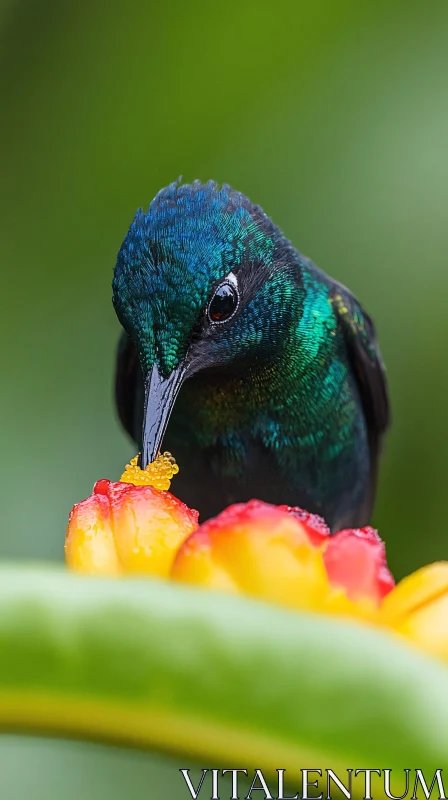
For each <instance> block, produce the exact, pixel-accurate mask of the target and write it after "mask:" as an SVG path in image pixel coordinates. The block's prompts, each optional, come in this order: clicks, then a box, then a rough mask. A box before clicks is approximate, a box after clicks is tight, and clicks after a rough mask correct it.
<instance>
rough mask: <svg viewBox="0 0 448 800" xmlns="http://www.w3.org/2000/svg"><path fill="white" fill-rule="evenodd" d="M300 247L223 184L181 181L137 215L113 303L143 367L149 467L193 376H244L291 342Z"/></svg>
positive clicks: (118, 272)
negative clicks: (291, 271) (287, 334)
mask: <svg viewBox="0 0 448 800" xmlns="http://www.w3.org/2000/svg"><path fill="white" fill-rule="evenodd" d="M290 251H291V252H295V251H293V248H292V247H291V245H290V244H289V243H288V242H287V241H286V239H284V237H283V236H282V235H281V233H280V231H279V230H278V228H277V227H276V226H275V225H274V224H273V223H272V222H271V220H270V219H269V218H268V217H267V216H266V215H265V214H264V213H263V211H262V210H261V208H259V207H258V206H255V205H253V204H252V203H251V202H250V201H249V200H248V199H247V197H245V196H244V195H242V194H240V193H239V192H236V191H233V190H232V189H231V188H230V187H229V186H227V185H223V186H222V187H221V188H220V187H218V186H217V184H215V183H214V182H213V181H210V182H208V183H206V184H201V183H200V182H199V181H195V182H194V183H193V184H191V185H188V184H186V185H179V183H177V182H176V183H172V184H171V185H170V186H168V187H167V188H165V189H162V191H160V192H159V193H158V194H157V196H156V197H155V198H154V200H153V201H152V203H151V205H150V206H149V209H148V212H147V213H146V214H145V213H143V211H142V210H141V209H140V210H139V211H138V212H137V214H136V216H135V218H134V220H133V222H132V224H131V227H130V229H129V231H128V233H127V235H126V238H125V239H124V242H123V244H122V246H121V248H120V251H119V254H118V259H117V264H116V267H115V272H114V278H113V303H114V308H115V311H116V313H117V316H118V318H119V320H120V322H121V324H122V326H123V327H124V329H125V330H126V332H127V334H128V336H129V337H130V338H131V340H132V341H133V342H134V344H135V347H136V349H137V352H138V355H139V360H140V364H141V368H142V371H143V377H144V384H145V410H144V422H143V435H142V439H143V448H142V456H141V462H142V466H143V467H145V466H146V465H147V464H148V463H150V462H151V461H152V460H153V459H154V458H155V457H156V455H157V452H158V451H159V448H160V446H161V442H162V438H163V435H164V432H165V428H166V425H167V423H168V419H169V416H170V413H171V410H172V408H173V405H174V403H175V400H176V397H177V395H178V392H179V389H180V387H181V385H182V383H183V382H184V381H185V380H186V379H188V378H189V377H191V376H192V375H194V374H195V373H197V372H199V371H200V370H207V369H216V368H229V367H230V368H232V369H234V370H236V371H238V370H241V372H242V373H243V372H244V370H245V369H247V366H248V365H249V364H250V365H254V363H256V362H260V363H262V362H265V361H266V360H268V359H270V358H272V354H273V353H274V352H275V350H276V348H277V347H280V346H282V344H283V343H284V329H285V324H287V317H288V315H289V314H290V313H291V312H290V308H291V304H290V303H288V302H287V296H288V294H289V296H291V292H293V290H294V289H293V286H292V281H291V280H290V279H289V277H288V263H289V261H290V259H289V261H288V254H290ZM296 291H297V289H296Z"/></svg>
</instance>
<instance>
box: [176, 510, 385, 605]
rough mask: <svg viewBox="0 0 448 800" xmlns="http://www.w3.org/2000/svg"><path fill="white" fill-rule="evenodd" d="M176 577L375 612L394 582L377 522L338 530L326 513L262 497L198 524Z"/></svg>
mask: <svg viewBox="0 0 448 800" xmlns="http://www.w3.org/2000/svg"><path fill="white" fill-rule="evenodd" d="M171 577H173V578H174V579H176V580H180V581H184V582H189V583H195V584H200V585H202V586H207V587H209V588H217V589H226V590H229V591H232V592H234V593H235V592H244V593H246V594H251V595H254V596H257V597H260V598H263V599H265V600H271V601H273V602H278V603H281V604H283V605H287V606H292V607H294V608H302V609H305V608H306V609H314V610H321V611H326V612H328V613H341V614H349V615H355V616H363V617H365V618H372V619H373V618H374V617H375V615H376V613H377V609H378V607H379V604H380V602H381V599H382V598H383V597H384V595H385V594H386V593H387V592H389V591H390V590H391V589H392V587H393V585H394V580H393V578H392V575H391V574H390V572H389V570H388V569H387V565H386V556H385V548H384V544H383V542H382V541H381V539H380V538H379V536H378V534H377V532H376V531H374V530H373V529H372V528H364V529H360V530H345V531H341V532H340V533H338V534H336V535H335V536H334V537H330V531H329V529H328V527H327V526H326V524H325V522H324V521H323V520H322V519H321V518H320V517H318V516H316V515H312V514H308V513H307V512H305V511H303V510H302V509H299V508H289V507H288V506H273V505H270V504H268V503H263V502H261V501H259V500H251V501H250V502H248V503H240V504H237V505H233V506H229V508H227V509H226V510H225V511H223V512H222V513H221V514H219V515H218V516H217V517H215V518H214V519H212V520H209V521H208V522H206V523H205V524H203V525H201V526H200V527H199V528H197V529H196V531H194V532H193V533H192V534H191V535H190V537H189V538H188V539H187V540H186V541H185V542H184V543H183V544H182V545H181V547H180V549H179V552H178V554H177V556H176V558H175V560H174V563H173V567H172V570H171Z"/></svg>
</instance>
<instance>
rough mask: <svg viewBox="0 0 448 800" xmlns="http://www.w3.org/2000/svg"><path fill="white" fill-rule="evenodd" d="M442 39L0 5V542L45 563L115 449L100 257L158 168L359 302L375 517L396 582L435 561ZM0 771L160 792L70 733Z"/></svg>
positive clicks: (376, 24) (224, 12)
mask: <svg viewBox="0 0 448 800" xmlns="http://www.w3.org/2000/svg"><path fill="white" fill-rule="evenodd" d="M447 36H448V5H447V4H446V2H443V0H441V1H440V2H431V0H430V2H428V3H425V4H423V3H421V2H420V1H419V2H414V0H388V1H387V2H385V1H383V0H376V2H370V1H369V0H364V2H363V3H359V2H356V1H355V0H339V1H338V2H331V0H291V2H288V1H287V0H276V2H275V3H273V2H267V1H266V0H249V1H248V2H245V0H234V1H233V0H228V1H227V2H223V3H208V2H199V1H196V0H189V2H181V1H180V0H171V2H170V3H169V4H168V3H166V4H165V3H156V2H152V1H151V0H146V2H145V1H144V0H128V2H126V3H120V2H115V0H107V2H106V0H95V2H92V0H76V2H75V1H74V0H72V1H71V2H69V0H65V1H64V0H62V1H61V0H51V1H49V0H47V1H46V0H41V2H31V1H30V0H0V62H1V67H0V81H1V107H2V124H1V126H0V153H1V156H2V161H3V164H2V170H1V200H0V201H1V213H0V224H1V239H0V243H1V264H2V277H3V291H2V298H3V303H2V313H1V326H2V331H1V336H2V351H3V358H2V364H3V366H2V372H1V375H2V378H1V381H2V391H1V399H0V404H1V415H2V425H1V430H2V456H3V457H2V460H1V464H0V476H1V487H2V526H1V532H0V557H2V558H14V559H15V558H22V559H36V558H39V559H59V560H60V559H62V553H63V539H64V532H65V526H66V520H67V514H68V511H69V509H70V507H71V506H72V504H73V503H74V502H75V501H77V500H80V499H82V498H83V497H85V496H86V495H87V494H89V492H90V490H91V487H92V484H93V482H94V481H95V480H96V479H97V478H99V477H102V476H107V477H110V478H117V477H118V476H119V474H120V471H121V469H122V467H123V465H124V463H125V462H126V460H127V459H128V457H129V456H131V455H133V447H132V444H130V442H129V441H128V440H127V438H126V437H125V435H124V434H123V433H122V431H121V430H120V428H119V425H118V423H117V420H116V416H115V412H114V407H113V402H112V380H113V364H114V350H115V344H116V340H117V337H118V324H117V322H116V320H115V317H114V312H113V309H112V305H111V289H110V283H111V277H112V269H113V266H114V261H115V256H116V252H117V250H118V248H119V246H120V243H121V240H122V238H123V236H124V234H125V233H126V230H127V227H128V225H129V223H130V221H131V219H132V217H133V215H134V212H135V210H136V208H137V207H138V206H143V207H147V206H148V204H149V202H150V200H151V199H152V197H153V196H154V194H155V193H156V192H157V191H158V189H160V188H161V187H162V186H164V185H166V184H167V183H169V182H170V181H172V180H173V179H175V178H177V177H178V176H179V175H183V178H184V180H192V179H194V178H196V177H198V178H201V179H202V180H206V179H208V178H214V179H216V180H217V181H220V182H222V181H227V182H229V183H231V184H232V185H233V186H234V187H235V188H237V189H240V190H241V191H243V192H245V193H246V194H248V195H249V196H250V197H251V198H252V199H253V200H254V201H255V202H257V203H259V204H261V205H262V206H263V207H264V209H265V211H266V212H267V213H268V214H269V215H270V216H272V217H273V219H274V220H275V221H276V222H277V223H278V224H279V225H280V226H281V227H282V228H283V230H284V231H285V233H286V234H287V235H288V236H289V238H291V239H292V240H293V242H294V243H295V244H296V245H297V247H298V248H299V249H300V250H301V251H302V252H303V253H305V254H306V255H308V256H310V257H311V258H313V259H314V260H315V261H316V263H317V264H318V265H319V266H320V267H322V268H323V269H325V270H326V271H327V272H329V273H330V274H331V275H333V276H334V277H336V278H338V279H339V280H340V281H342V282H343V283H345V284H347V285H348V286H349V287H350V288H351V289H352V290H353V291H354V292H355V293H356V294H357V295H358V297H359V298H360V300H361V301H362V302H363V303H364V304H365V306H366V307H367V309H368V310H369V311H370V312H371V314H372V315H373V317H374V319H375V321H376V324H377V328H378V332H379V339H380V343H381V347H382V351H383V356H384V359H385V362H386V365H387V367H388V374H389V380H390V392H391V400H392V410H393V427H392V429H391V432H390V435H389V437H388V441H387V448H386V452H385V456H384V459H383V464H382V470H381V480H380V488H379V496H378V502H377V507H376V513H375V520H374V521H375V523H376V525H377V526H378V527H379V530H380V533H381V535H382V536H383V538H385V539H386V542H387V548H388V555H389V561H390V564H391V567H392V569H393V571H394V573H395V575H396V577H401V576H402V575H404V574H405V573H407V572H409V571H410V570H411V569H414V568H416V567H418V566H419V565H421V564H423V563H426V562H428V561H431V560H434V559H440V558H447V557H448V541H447V535H446V523H445V502H446V501H445V497H446V478H447V467H446V453H447V451H448V428H447V427H446V425H445V413H446V406H447V399H446V398H447V389H448V381H447V369H446V365H447V355H446V343H447V341H448V314H447V313H446V303H447V293H448V270H447V267H446V253H447V249H448V248H447V245H448V232H447V231H448V228H447V223H446V217H447V208H448V156H447V141H448V93H447V90H446V84H447V74H448V48H447ZM36 748H37V749H36ZM111 752H112V751H111ZM113 752H117V751H113ZM23 759H31V762H32V764H33V770H34V779H33V781H32V784H30V783H29V776H28V778H26V777H25V776H24V775H22V777H20V774H19V773H20V768H19V764H20V763H22V762H23ZM95 759H96V760H95ZM112 763H113V770H112V769H111V768H110V765H111V764H112ZM14 764H15V765H16V769H14ZM93 764H96V767H95V768H94V767H93V766H92V765H93ZM5 765H7V767H8V768H7V769H6V772H5ZM183 766H185V765H183ZM165 768H166V769H168V767H166V766H165V762H163V763H162V762H161V767H160V769H161V770H162V773H163V769H165ZM89 770H90V771H89ZM120 770H121V772H120ZM118 773H120V775H121V778H119V777H117V776H118ZM0 774H3V775H6V778H5V779H6V787H7V790H6V792H5V794H2V796H4V797H5V798H6V797H7V798H8V800H15V798H16V797H17V798H21V797H27V798H40V797H42V798H43V797H45V798H51V797H53V796H54V797H59V796H61V786H62V785H63V784H64V785H66V786H69V785H70V786H73V787H74V788H73V791H74V794H73V797H74V796H75V793H77V792H78V793H79V792H82V793H83V794H85V795H86V796H89V797H90V796H92V797H95V798H97V797H98V798H101V797H106V796H107V797H115V796H116V797H118V796H119V793H117V792H118V789H117V786H119V785H121V784H120V780H122V781H125V777H124V776H126V775H128V776H131V784H130V787H129V781H128V788H127V790H126V795H127V796H128V797H130V798H134V797H135V798H140V797H142V798H143V797H150V796H154V797H155V796H161V794H160V792H161V791H162V789H161V787H160V786H159V789H158V790H157V791H155V789H154V784H152V783H151V781H149V775H150V774H151V775H152V774H153V772H152V771H151V770H149V767H148V760H147V757H140V756H138V757H137V756H136V755H132V754H129V753H124V752H122V753H120V757H119V758H118V756H117V757H116V758H112V756H111V755H109V754H108V755H105V751H103V750H100V749H96V748H93V747H91V746H88V745H82V746H81V745H79V746H73V745H67V744H62V743H58V744H57V745H56V744H49V743H39V744H37V743H35V742H33V741H32V740H28V741H27V740H21V742H19V741H18V740H17V741H14V740H11V739H7V740H6V739H5V740H3V744H2V746H1V747H0ZM49 774H51V775H53V779H54V781H55V786H56V788H55V790H54V792H53V790H50V789H49V787H48V786H47V784H46V783H45V781H46V780H47V778H46V776H47V777H48V775H49ZM58 775H59V778H60V780H62V781H63V783H62V784H61V783H58V780H59V779H58V777H57V776H58ZM80 775H84V777H83V778H82V780H83V781H84V783H82V782H81V783H78V784H77V783H76V781H79V780H81V779H80V777H79V776H80ZM85 775H91V788H90V789H89V788H88V787H87V788H86V784H85V781H86V780H87V783H88V778H87V779H86V778H85ZM101 775H103V778H104V780H103V781H102V779H101V777H98V776H101ZM5 779H3V780H2V786H3V790H5V782H4V780H5ZM27 780H28V783H27V782H26V781H27ZM126 780H127V779H126ZM20 781H22V783H20ZM125 782H126V781H125ZM150 784H151V785H150ZM123 785H124V783H123ZM31 787H32V788H31ZM108 787H109V788H108ZM151 787H152V788H151ZM114 792H115V794H114ZM133 792H134V793H133ZM184 794H185V792H184ZM64 796H65V797H67V798H69V797H70V798H71V796H72V795H70V794H69V793H67V792H65V794H64ZM163 796H168V794H167V792H164V794H163Z"/></svg>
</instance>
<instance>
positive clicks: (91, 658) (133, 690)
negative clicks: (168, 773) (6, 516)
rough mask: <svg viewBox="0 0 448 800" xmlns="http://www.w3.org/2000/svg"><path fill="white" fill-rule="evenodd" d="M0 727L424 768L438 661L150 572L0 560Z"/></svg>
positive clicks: (288, 759) (278, 764)
mask: <svg viewBox="0 0 448 800" xmlns="http://www.w3.org/2000/svg"><path fill="white" fill-rule="evenodd" d="M0 652H1V657H0V728H1V729H2V730H18V731H34V732H38V733H48V732H51V733H57V734H61V735H70V736H79V737H82V738H88V739H95V740H102V741H117V742H122V743H125V744H129V745H138V746H143V747H147V748H154V749H160V750H164V751H168V752H170V751H171V752H174V753H179V754H182V755H184V756H185V757H194V758H195V759H199V760H200V762H201V763H202V764H203V765H205V766H207V765H208V764H211V765H212V766H217V765H221V766H222V767H223V768H224V767H228V766H229V765H230V766H235V767H236V766H238V767H239V766H244V767H246V768H249V769H250V768H252V767H258V768H262V769H263V770H266V772H267V773H269V772H274V771H275V769H276V768H285V769H286V770H287V774H288V776H289V778H290V780H293V779H296V778H298V777H299V775H300V772H299V771H300V769H301V768H314V767H321V768H323V769H324V768H327V769H328V768H332V769H334V770H336V771H339V773H341V772H342V774H343V775H346V772H345V770H346V769H347V768H349V767H352V768H354V767H358V768H367V767H370V768H385V767H386V766H387V767H389V768H392V769H403V768H405V767H412V768H415V767H417V766H418V767H419V768H420V769H423V770H429V771H430V770H435V769H438V768H440V767H442V766H443V765H444V764H445V762H446V754H447V753H448V670H447V669H446V667H445V666H444V665H443V664H442V663H439V662H437V661H434V660H432V659H430V658H429V657H426V656H425V655H423V654H420V653H418V652H417V651H414V650H413V649H412V648H411V647H409V646H408V645H406V644H405V643H403V642H401V640H399V639H398V637H395V636H394V635H393V634H390V633H387V632H383V631H381V630H378V629H375V628H373V627H369V626H362V625H360V624H359V623H356V622H351V621H344V620H340V619H336V618H330V617H324V616H320V615H317V614H316V615H314V614H299V613H297V612H294V611H288V610H284V609H281V608H276V607H274V606H270V605H267V604H264V603H262V602H257V601H254V600H249V599H247V598H243V597H233V596H230V595H221V594H219V593H214V592H209V591H205V590H199V589H192V588H189V587H184V586H180V585H179V586H178V585H176V584H174V583H169V582H164V581H157V580H149V579H145V580H143V579H141V580H136V579H105V578H103V579H100V578H88V577H80V576H75V575H72V574H69V573H67V572H66V571H65V570H63V569H62V568H61V569H59V568H51V567H48V568H47V567H39V568H37V567H30V568H29V569H27V568H22V569H15V568H7V567H3V568H1V569H0Z"/></svg>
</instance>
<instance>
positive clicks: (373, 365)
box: [330, 281, 390, 513]
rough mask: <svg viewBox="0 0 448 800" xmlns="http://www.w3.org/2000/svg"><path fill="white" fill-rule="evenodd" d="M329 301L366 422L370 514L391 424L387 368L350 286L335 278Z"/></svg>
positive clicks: (371, 323)
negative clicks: (385, 438)
mask: <svg viewBox="0 0 448 800" xmlns="http://www.w3.org/2000/svg"><path fill="white" fill-rule="evenodd" d="M330 302H331V304H332V306H333V310H334V313H335V315H336V319H337V321H338V323H339V325H340V327H341V329H342V332H343V334H344V337H345V341H346V343H347V350H348V354H349V359H350V363H351V365H352V368H353V372H354V374H355V376H356V378H357V381H358V386H359V391H360V395H361V402H362V405H363V409H364V415H365V418H366V422H367V430H368V436H369V446H370V456H371V474H372V478H371V487H370V489H371V491H370V493H369V498H368V501H367V506H368V509H369V513H370V508H371V506H372V504H373V498H374V495H375V489H376V478H377V472H378V457H379V455H380V452H381V443H382V439H383V434H384V433H385V431H386V429H387V428H388V426H389V423H390V408H389V398H388V390H387V379H386V371H385V368H384V364H383V360H382V358H381V353H380V350H379V347H378V342H377V339H376V332H375V325H374V323H373V320H372V318H371V317H370V316H369V314H368V313H367V312H366V311H365V310H364V309H363V307H362V306H361V304H360V303H359V302H358V301H357V299H356V298H355V297H354V296H353V295H352V293H351V292H350V291H349V289H346V287H345V286H342V284H340V283H337V282H336V281H334V282H333V283H332V286H331V288H330Z"/></svg>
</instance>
